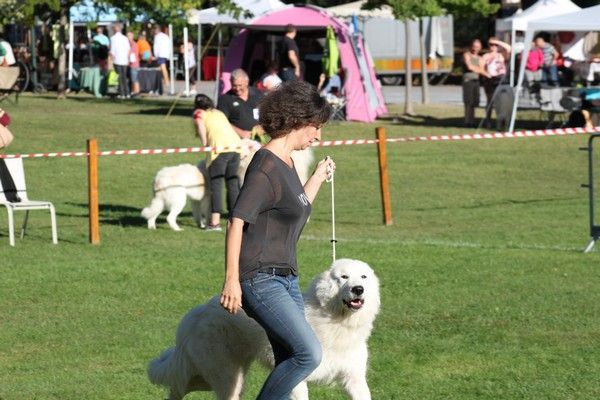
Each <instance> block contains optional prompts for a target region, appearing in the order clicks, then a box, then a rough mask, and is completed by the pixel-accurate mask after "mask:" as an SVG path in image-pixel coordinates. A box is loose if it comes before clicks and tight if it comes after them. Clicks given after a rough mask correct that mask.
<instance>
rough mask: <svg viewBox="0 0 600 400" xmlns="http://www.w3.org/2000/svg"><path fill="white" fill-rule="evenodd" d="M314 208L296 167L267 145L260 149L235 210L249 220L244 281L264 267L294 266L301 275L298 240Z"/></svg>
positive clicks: (245, 234)
mask: <svg viewBox="0 0 600 400" xmlns="http://www.w3.org/2000/svg"><path fill="white" fill-rule="evenodd" d="M310 211H311V205H310V202H309V201H308V197H307V196H306V193H304V188H303V187H302V184H301V183H300V179H299V178H298V174H297V173H296V170H295V168H290V167H289V166H288V165H287V164H286V163H285V162H284V161H283V160H281V159H280V158H279V157H277V156H276V155H275V154H273V153H271V152H270V151H269V150H267V149H265V148H263V149H260V150H259V151H257V152H256V154H255V155H254V158H253V159H252V161H251V162H250V165H249V166H248V170H247V171H246V177H245V179H244V186H242V189H241V191H240V195H239V197H238V199H237V202H236V203H235V207H234V208H233V211H232V212H231V217H236V218H240V219H241V220H243V221H244V222H245V224H244V231H243V234H242V248H241V252H240V280H244V279H248V278H252V277H253V276H254V275H256V272H257V270H258V269H260V268H263V267H282V268H291V269H292V272H293V273H294V275H298V265H297V262H296V243H297V242H298V238H299V237H300V233H301V232H302V229H303V228H304V225H305V224H306V220H307V219H308V216H309V215H310Z"/></svg>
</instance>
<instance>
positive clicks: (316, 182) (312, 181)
mask: <svg viewBox="0 0 600 400" xmlns="http://www.w3.org/2000/svg"><path fill="white" fill-rule="evenodd" d="M328 168H331V171H332V173H333V171H335V163H334V162H333V160H332V159H331V158H329V157H328V158H325V159H324V160H321V161H319V164H317V168H316V169H315V173H314V174H313V175H312V176H311V177H310V178H309V179H308V181H307V182H306V184H304V192H305V193H306V196H307V197H308V201H310V202H311V204H312V203H313V201H314V200H315V198H316V197H317V193H319V189H320V188H321V184H322V183H323V182H324V181H325V179H327V175H328V174H327V169H328Z"/></svg>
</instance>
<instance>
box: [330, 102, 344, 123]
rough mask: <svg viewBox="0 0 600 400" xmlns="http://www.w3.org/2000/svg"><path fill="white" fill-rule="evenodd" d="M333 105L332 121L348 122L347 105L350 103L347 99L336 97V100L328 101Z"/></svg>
mask: <svg viewBox="0 0 600 400" xmlns="http://www.w3.org/2000/svg"><path fill="white" fill-rule="evenodd" d="M327 102H328V103H329V104H330V105H331V116H330V117H329V120H330V121H345V120H346V104H347V103H348V101H347V100H346V98H345V97H335V99H333V98H332V99H329V98H328V99H327Z"/></svg>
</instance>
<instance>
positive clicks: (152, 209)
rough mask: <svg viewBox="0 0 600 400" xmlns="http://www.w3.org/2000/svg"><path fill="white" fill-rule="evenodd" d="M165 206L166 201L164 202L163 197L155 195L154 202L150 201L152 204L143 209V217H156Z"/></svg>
mask: <svg viewBox="0 0 600 400" xmlns="http://www.w3.org/2000/svg"><path fill="white" fill-rule="evenodd" d="M164 208H165V203H164V201H163V199H162V198H160V197H159V196H157V197H154V198H153V199H152V202H151V203H150V205H149V206H148V207H145V208H144V209H143V210H142V217H144V218H146V219H150V218H153V217H156V216H158V215H159V214H160V213H161V212H162V210H163V209H164Z"/></svg>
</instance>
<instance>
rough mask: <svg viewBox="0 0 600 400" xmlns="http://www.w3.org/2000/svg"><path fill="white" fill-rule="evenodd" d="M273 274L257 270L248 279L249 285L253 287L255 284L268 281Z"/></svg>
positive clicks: (272, 277)
mask: <svg viewBox="0 0 600 400" xmlns="http://www.w3.org/2000/svg"><path fill="white" fill-rule="evenodd" d="M274 278H275V275H273V274H267V273H265V272H258V273H257V274H256V275H255V276H254V277H253V278H250V279H248V281H249V282H250V286H252V287H255V286H256V285H260V284H261V283H264V282H268V281H270V280H273V279H274Z"/></svg>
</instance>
